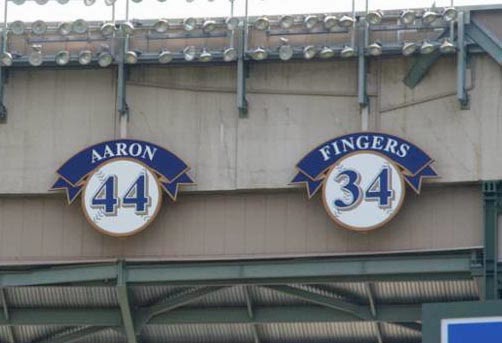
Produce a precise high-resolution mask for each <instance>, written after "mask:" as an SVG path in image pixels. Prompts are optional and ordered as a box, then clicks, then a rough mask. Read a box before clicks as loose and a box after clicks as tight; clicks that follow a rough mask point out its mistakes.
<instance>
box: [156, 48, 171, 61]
mask: <svg viewBox="0 0 502 343" xmlns="http://www.w3.org/2000/svg"><path fill="white" fill-rule="evenodd" d="M172 60H173V54H172V53H171V52H170V51H169V50H162V51H161V52H160V54H159V63H162V64H166V63H169V62H171V61H172Z"/></svg>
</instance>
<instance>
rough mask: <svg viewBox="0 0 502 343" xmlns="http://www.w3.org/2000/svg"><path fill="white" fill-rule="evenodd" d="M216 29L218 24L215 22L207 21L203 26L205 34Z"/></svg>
mask: <svg viewBox="0 0 502 343" xmlns="http://www.w3.org/2000/svg"><path fill="white" fill-rule="evenodd" d="M215 29H216V22H215V21H214V20H205V21H204V23H203V24H202V31H204V32H205V33H209V32H213V31H214V30H215Z"/></svg>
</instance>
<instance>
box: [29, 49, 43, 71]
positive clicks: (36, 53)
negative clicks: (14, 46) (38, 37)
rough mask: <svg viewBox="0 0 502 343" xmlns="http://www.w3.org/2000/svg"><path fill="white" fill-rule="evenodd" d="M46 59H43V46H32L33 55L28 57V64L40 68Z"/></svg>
mask: <svg viewBox="0 0 502 343" xmlns="http://www.w3.org/2000/svg"><path fill="white" fill-rule="evenodd" d="M43 61H44V59H43V57H42V46H41V45H32V46H31V53H30V55H29V56H28V62H29V63H30V64H31V65H32V66H34V67H38V66H40V65H41V64H42V63H43Z"/></svg>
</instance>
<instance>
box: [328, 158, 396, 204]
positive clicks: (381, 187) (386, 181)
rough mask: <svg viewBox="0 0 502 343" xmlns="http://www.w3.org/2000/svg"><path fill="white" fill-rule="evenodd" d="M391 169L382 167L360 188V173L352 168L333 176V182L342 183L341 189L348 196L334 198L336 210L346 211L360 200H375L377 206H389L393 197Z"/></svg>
mask: <svg viewBox="0 0 502 343" xmlns="http://www.w3.org/2000/svg"><path fill="white" fill-rule="evenodd" d="M390 177H391V171H390V170H389V168H387V167H384V168H383V169H382V170H381V171H380V172H379V174H378V175H377V176H376V177H375V178H374V179H373V181H372V182H371V183H370V185H369V186H368V188H367V189H366V190H365V191H364V194H363V191H362V189H361V175H360V174H359V173H358V172H356V171H355V170H352V169H346V170H344V171H342V172H340V173H339V174H338V175H336V176H335V182H337V183H340V184H342V185H341V188H342V191H343V192H344V193H345V194H347V195H349V196H350V201H348V202H347V201H346V199H335V201H334V205H335V207H336V208H337V209H338V210H341V211H347V210H350V209H352V208H354V207H356V206H358V205H359V203H360V202H361V201H363V200H364V201H377V202H378V207H380V208H382V209H383V208H389V207H391V205H392V200H393V199H394V191H393V190H392V188H391V178H390Z"/></svg>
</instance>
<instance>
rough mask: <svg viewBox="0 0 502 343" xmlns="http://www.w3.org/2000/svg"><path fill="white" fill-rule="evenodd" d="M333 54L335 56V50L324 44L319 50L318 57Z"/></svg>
mask: <svg viewBox="0 0 502 343" xmlns="http://www.w3.org/2000/svg"><path fill="white" fill-rule="evenodd" d="M333 56H335V51H334V50H333V49H331V48H330V47H329V46H324V47H323V48H322V49H321V51H320V52H319V57H321V58H331V57H333Z"/></svg>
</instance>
